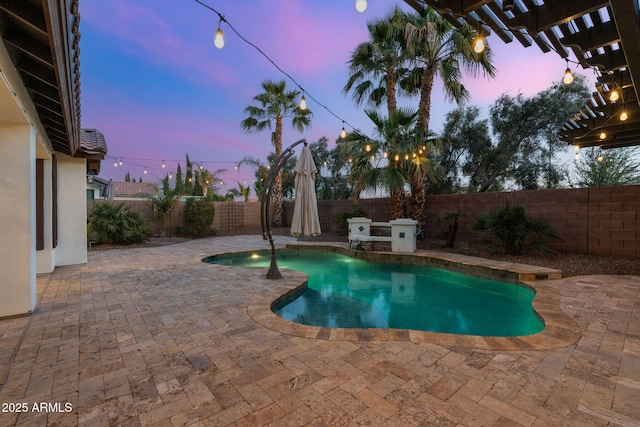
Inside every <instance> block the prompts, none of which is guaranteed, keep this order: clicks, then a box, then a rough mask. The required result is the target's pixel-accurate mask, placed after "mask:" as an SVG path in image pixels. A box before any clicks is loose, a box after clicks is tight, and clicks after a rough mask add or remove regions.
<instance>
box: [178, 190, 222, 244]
mask: <svg viewBox="0 0 640 427" xmlns="http://www.w3.org/2000/svg"><path fill="white" fill-rule="evenodd" d="M215 212H216V210H215V206H214V205H213V202H211V201H210V200H207V199H195V198H192V197H191V198H188V199H187V201H186V203H185V206H184V227H182V228H180V230H179V231H180V233H181V234H183V235H185V236H189V237H207V236H213V235H214V234H216V231H215V230H214V229H213V228H211V226H212V225H213V218H214V215H215Z"/></svg>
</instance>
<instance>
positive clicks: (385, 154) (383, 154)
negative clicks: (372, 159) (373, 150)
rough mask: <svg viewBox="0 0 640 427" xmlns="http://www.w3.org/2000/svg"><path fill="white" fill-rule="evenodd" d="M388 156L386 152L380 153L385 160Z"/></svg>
mask: <svg viewBox="0 0 640 427" xmlns="http://www.w3.org/2000/svg"><path fill="white" fill-rule="evenodd" d="M388 155H389V154H387V152H386V151H385V152H384V153H382V157H384V158H385V159H386V158H387V156H388Z"/></svg>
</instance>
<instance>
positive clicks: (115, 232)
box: [87, 203, 151, 245]
mask: <svg viewBox="0 0 640 427" xmlns="http://www.w3.org/2000/svg"><path fill="white" fill-rule="evenodd" d="M87 219H88V223H87V238H88V239H89V241H93V242H95V243H98V244H100V243H113V244H118V245H134V244H137V243H142V242H144V241H145V240H147V239H148V238H149V236H151V229H150V228H149V225H148V224H147V222H146V221H145V220H144V219H143V218H142V217H141V216H140V215H139V214H138V213H136V212H132V211H131V209H130V208H129V207H128V206H125V205H124V203H120V204H113V203H101V204H99V205H96V207H95V208H93V210H92V211H91V213H90V214H89V216H88V218H87Z"/></svg>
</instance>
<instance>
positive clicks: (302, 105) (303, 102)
mask: <svg viewBox="0 0 640 427" xmlns="http://www.w3.org/2000/svg"><path fill="white" fill-rule="evenodd" d="M300 109H301V110H302V111H304V110H306V109H307V99H306V98H305V97H304V91H303V92H302V98H300Z"/></svg>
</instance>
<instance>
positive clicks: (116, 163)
mask: <svg viewBox="0 0 640 427" xmlns="http://www.w3.org/2000/svg"><path fill="white" fill-rule="evenodd" d="M113 167H114V168H117V167H118V161H117V160H114V161H113Z"/></svg>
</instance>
